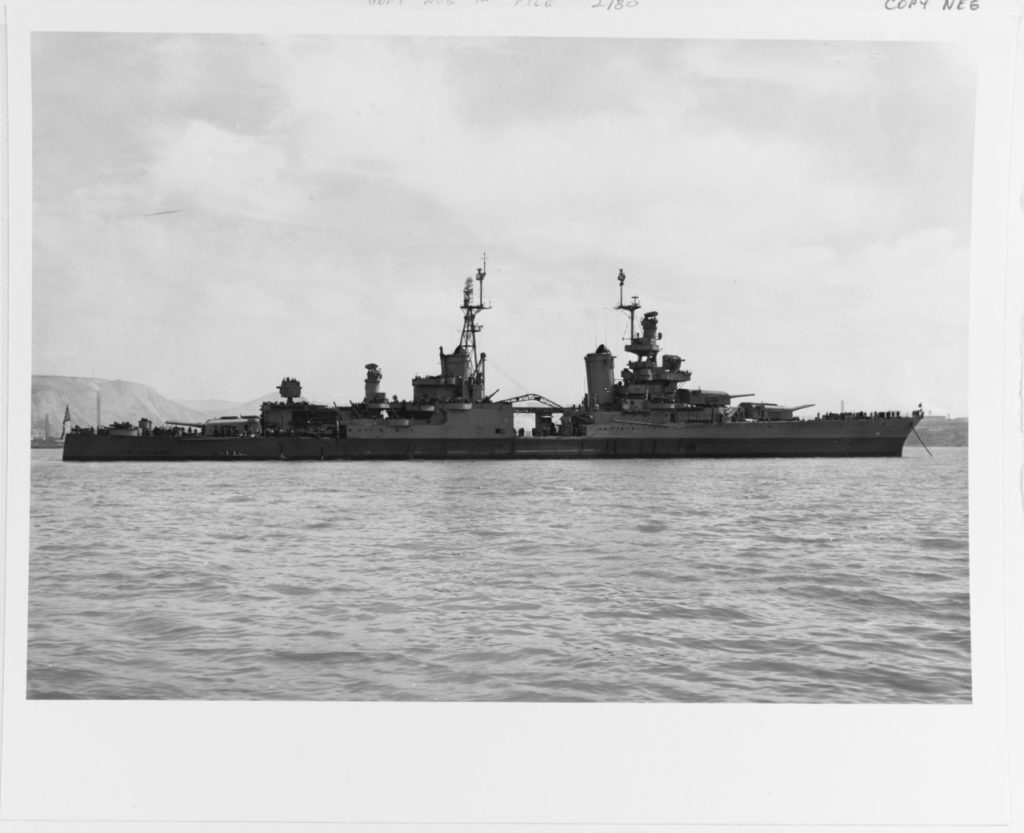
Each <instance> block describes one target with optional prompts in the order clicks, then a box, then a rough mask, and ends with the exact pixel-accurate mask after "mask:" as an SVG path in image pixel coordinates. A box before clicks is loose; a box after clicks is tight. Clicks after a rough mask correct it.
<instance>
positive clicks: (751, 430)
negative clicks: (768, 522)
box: [64, 417, 917, 461]
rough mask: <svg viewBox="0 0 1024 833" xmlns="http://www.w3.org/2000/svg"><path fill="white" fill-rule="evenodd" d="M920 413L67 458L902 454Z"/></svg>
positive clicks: (209, 440) (205, 446)
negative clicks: (614, 432) (629, 432)
mask: <svg viewBox="0 0 1024 833" xmlns="http://www.w3.org/2000/svg"><path fill="white" fill-rule="evenodd" d="M916 422H917V420H916V419H915V418H908V417H904V418H892V419H865V420H808V421H800V422H776V423H772V422H759V423H727V424H719V425H688V426H685V427H683V426H673V427H672V428H671V429H665V430H662V431H657V430H654V431H651V432H650V433H649V434H648V435H646V436H636V435H635V433H634V435H633V436H618V437H613V436H594V437H545V438H534V437H508V438H504V437H496V438H459V437H448V438H429V439H428V438H417V437H415V436H412V435H410V436H409V437H408V438H404V437H401V436H395V437H387V438H384V437H381V438H366V439H355V438H351V439H334V438H319V437H172V436H146V437H122V436H110V435H105V434H71V435H69V436H68V437H67V439H66V441H65V443H64V459H65V460H81V461H87V460H505V459H526V460H529V459H534V460H536V459H544V460H551V459H581V458H642V457H654V458H657V457H681V458H685V457H692V458H709V457H712V458H713V457H899V456H901V454H902V452H903V444H904V441H905V440H906V438H907V436H908V435H909V434H910V432H911V430H912V429H913V427H914V425H915V423H916Z"/></svg>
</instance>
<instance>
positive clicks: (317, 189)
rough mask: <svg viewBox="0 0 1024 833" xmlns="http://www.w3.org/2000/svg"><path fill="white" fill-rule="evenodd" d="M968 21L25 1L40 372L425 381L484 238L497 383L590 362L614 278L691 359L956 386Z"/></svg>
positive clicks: (961, 366)
mask: <svg viewBox="0 0 1024 833" xmlns="http://www.w3.org/2000/svg"><path fill="white" fill-rule="evenodd" d="M974 82H975V75H974V65H973V63H972V61H971V59H970V57H969V56H968V55H967V54H966V53H965V52H964V51H962V50H961V49H960V48H959V47H957V46H955V45H953V44H930V43H899V42H877V43H875V42H856V41H844V42H816V41H772V40H746V41H699V40H683V39H670V38H666V39H653V40H651V39H646V40H640V39H627V38H622V39H598V38H558V37H549V38H531V37H523V38H498V37H461V38H447V37H422V38H417V37H359V36H335V35H303V36H262V37H261V36H256V35H222V34H217V35H185V34H102V33H99V34H97V33H50V32H44V33H35V34H33V36H32V91H33V97H32V106H33V166H34V168H33V188H34V192H33V199H34V208H33V313H32V314H33V362H32V366H33V372H34V373H37V374H57V375H68V376H95V377H99V378H106V379H123V380H127V381H134V382H141V383H144V384H147V385H151V386H153V387H154V388H156V389H157V391H159V392H160V393H162V394H164V395H166V396H169V397H171V398H177V399H186V400H194V399H199V398H216V399H226V400H235V401H246V400H249V399H252V398H254V397H257V396H260V395H262V394H264V393H267V392H269V391H271V390H272V389H273V388H274V387H275V386H276V385H277V384H279V382H280V380H281V378H282V377H284V376H294V377H298V378H299V379H300V380H301V381H302V382H303V386H304V393H305V394H306V395H307V396H308V397H309V398H311V399H313V400H315V401H322V402H331V401H336V402H338V403H339V404H342V403H343V402H347V401H348V400H350V399H359V398H360V397H361V395H362V379H363V375H364V372H365V371H364V366H365V365H366V364H367V363H369V362H374V363H377V364H379V365H380V366H381V369H382V371H383V374H384V379H383V384H382V388H383V390H385V391H386V392H387V393H388V395H389V396H390V395H391V394H397V395H398V396H399V397H400V398H404V397H407V396H409V395H410V394H411V382H410V380H411V377H412V376H414V375H417V374H432V373H436V372H437V352H438V346H439V345H443V346H444V347H445V349H446V350H450V349H451V348H452V347H454V346H455V344H456V343H457V340H458V335H459V332H460V328H461V313H460V311H459V309H458V306H459V304H460V303H461V296H462V286H463V283H464V281H465V279H466V278H467V277H470V276H472V275H473V274H474V273H475V271H476V269H477V267H478V266H480V265H481V263H482V258H483V255H484V253H486V258H487V260H486V263H487V273H488V277H487V280H486V283H485V290H484V291H485V296H486V297H485V300H486V301H488V302H489V303H490V304H492V306H493V308H492V309H490V310H488V311H486V312H485V313H483V314H482V315H481V318H480V323H482V324H483V325H484V329H483V331H482V332H481V333H480V344H481V347H482V349H483V350H484V351H486V353H487V356H488V364H487V369H488V370H487V372H488V388H489V389H490V390H495V389H496V390H497V391H498V394H497V398H503V397H506V396H514V395H518V394H521V393H525V392H532V393H539V394H542V395H544V396H547V397H548V398H551V399H554V400H556V401H559V402H562V403H565V404H568V403H573V402H578V401H579V399H580V398H581V396H582V394H583V392H584V385H585V382H584V365H583V356H584V354H585V353H588V352H590V351H592V350H593V349H594V348H595V347H596V346H597V345H598V344H599V343H606V344H607V346H608V347H609V348H610V349H611V350H612V352H613V353H615V354H616V356H617V363H616V368H617V370H618V369H621V367H623V366H624V363H625V361H626V358H627V356H628V354H626V353H624V351H623V350H622V338H623V336H624V335H625V332H626V328H627V326H628V319H627V318H626V317H625V316H624V315H623V313H621V312H617V311H616V310H615V309H614V306H615V304H616V303H617V302H618V283H617V281H616V276H617V274H618V271H619V269H620V268H621V269H623V270H625V273H626V275H627V282H626V294H627V297H628V296H631V295H634V294H635V295H637V296H639V299H640V303H641V304H642V306H643V311H650V310H657V311H658V312H659V315H660V329H661V331H662V333H663V335H664V337H663V340H662V347H663V349H664V351H665V352H667V353H673V354H678V355H680V356H682V357H683V358H684V359H685V364H684V367H686V368H688V369H689V370H690V371H691V372H692V373H693V379H692V383H691V384H692V386H694V387H704V388H709V389H717V390H725V391H729V392H731V393H753V394H755V397H756V398H758V399H762V400H765V401H771V402H777V403H781V404H786V405H800V404H814V405H815V410H821V411H825V410H838V409H839V407H840V403H841V402H842V403H844V404H845V406H846V408H847V409H848V410H896V409H899V410H909V409H911V408H913V407H916V405H917V404H918V402H921V403H923V404H924V407H925V408H926V410H930V411H932V412H934V413H940V414H947V413H948V414H951V415H952V416H963V415H966V413H967V355H968V349H967V337H968V332H967V313H968V271H969V256H970V211H971V204H970V200H971V182H972V154H973V135H972V134H973V124H974Z"/></svg>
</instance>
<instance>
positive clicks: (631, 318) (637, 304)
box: [615, 269, 640, 341]
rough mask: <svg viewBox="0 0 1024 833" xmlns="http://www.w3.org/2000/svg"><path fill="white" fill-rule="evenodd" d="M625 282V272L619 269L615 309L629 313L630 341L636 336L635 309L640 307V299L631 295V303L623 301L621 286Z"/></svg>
mask: <svg viewBox="0 0 1024 833" xmlns="http://www.w3.org/2000/svg"><path fill="white" fill-rule="evenodd" d="M625 283H626V273H625V272H624V271H623V270H622V269H619V305H618V306H617V307H616V308H615V309H621V310H625V311H626V312H628V313H629V339H630V341H632V340H633V339H634V338H636V325H635V319H636V311H637V310H638V309H640V299H639V298H637V296H636V295H634V296H633V301H632V303H629V304H627V303H625V299H624V298H623V294H622V293H623V286H624V284H625Z"/></svg>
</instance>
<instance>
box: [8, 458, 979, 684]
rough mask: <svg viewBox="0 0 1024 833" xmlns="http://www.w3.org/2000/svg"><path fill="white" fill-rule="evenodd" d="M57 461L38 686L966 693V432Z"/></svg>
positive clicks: (42, 502)
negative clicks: (781, 446) (321, 457)
mask: <svg viewBox="0 0 1024 833" xmlns="http://www.w3.org/2000/svg"><path fill="white" fill-rule="evenodd" d="M904 453H905V456H904V457H903V458H898V459H809V460H782V459H778V460H774V459H770V460H590V461H585V460H579V461H509V462H501V461H497V462H495V461H445V462H367V463H363V462H359V463H352V462H326V463H324V462H263V463H258V462H231V463H217V462H194V463H177V464H166V463H165V464H160V463H63V462H62V461H61V460H60V451H59V450H58V451H53V450H45V449H38V450H34V451H33V452H32V484H31V487H32V492H31V536H30V581H29V644H28V696H29V697H31V698H92V699H125V698H130V699H204V700H213V699H234V700H252V699H284V700H339V701H346V700H446V701H464V700H493V701H512V700H519V701H604V702H654V701H661V702H680V701H689V702H748V703H764V702H771V703H854V702H858V703H904V702H906V703H910V702H913V703H964V702H970V699H971V664H970V659H971V657H970V615H969V596H968V510H967V450H966V449H962V448H939V449H933V453H934V454H935V456H934V457H929V456H928V455H927V454H926V452H925V451H924V450H923V449H921V448H908V449H906V450H905V452H904Z"/></svg>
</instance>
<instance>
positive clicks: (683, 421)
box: [63, 261, 923, 461]
mask: <svg viewBox="0 0 1024 833" xmlns="http://www.w3.org/2000/svg"><path fill="white" fill-rule="evenodd" d="M485 278H486V261H485V262H484V266H483V267H481V268H479V269H477V271H476V276H475V278H473V277H470V278H467V279H466V283H465V286H464V288H463V293H462V305H461V307H460V309H461V310H462V335H461V337H460V339H459V343H458V345H457V346H456V347H455V348H454V349H453V350H452V351H451V352H450V353H446V352H445V350H444V347H443V346H442V347H441V349H440V367H439V368H438V370H439V372H438V373H436V374H434V375H428V376H416V377H414V378H413V380H412V396H411V397H410V398H408V399H403V400H399V399H398V397H397V396H393V397H392V398H391V399H388V397H387V395H386V394H385V393H384V391H382V390H381V382H382V378H383V375H382V372H381V368H380V367H379V366H378V365H377V364H375V363H372V362H371V363H368V364H367V365H366V379H365V388H364V392H363V397H362V399H361V400H360V401H358V402H356V401H351V402H349V404H348V405H344V406H338V405H337V404H334V405H330V406H328V405H319V404H314V403H310V402H307V401H305V400H304V399H302V386H301V384H300V382H299V381H298V380H297V379H294V378H291V377H287V378H285V379H283V380H282V381H281V384H280V385H279V386H278V388H277V390H278V393H279V394H280V399H279V400H277V401H268V402H264V403H263V405H262V407H261V409H260V413H259V414H249V415H246V414H237V415H229V416H223V417H219V418H216V419H210V420H207V421H205V422H202V423H184V422H168V423H167V424H166V425H162V426H161V425H157V426H155V425H153V423H152V421H151V420H148V419H141V420H139V422H138V424H130V423H127V422H115V423H113V424H111V425H109V426H106V427H89V428H79V427H78V426H75V427H74V428H72V430H71V431H70V432H68V433H67V435H66V437H65V442H64V455H63V459H64V460H78V461H87V460H97V461H98V460H408V459H411V460H419V459H431V460H437V459H441V460H444V459H447V460H451V459H577V458H607V457H645V458H652V457H898V456H900V455H901V454H902V450H903V443H904V441H905V440H906V439H907V437H908V436H909V435H910V433H911V432H912V431H914V426H915V425H916V424H917V423H918V422H919V421H920V420H921V418H922V416H923V411H922V410H921V408H920V406H918V409H917V410H914V411H912V412H911V413H909V414H905V413H900V412H897V411H875V412H855V413H846V412H840V413H825V414H821V413H819V414H816V415H815V416H814V417H813V418H801V417H798V416H797V415H796V413H797V411H802V410H805V409H806V408H810V407H813V405H798V406H794V407H785V406H780V405H778V404H775V403H769V402H761V401H736V400H743V399H744V397H749V396H752V394H730V393H727V392H725V391H718V390H705V389H701V388H693V387H689V386H687V384H686V383H688V382H689V381H690V378H691V373H690V371H689V370H686V369H684V368H683V366H682V364H683V359H681V358H680V357H679V356H678V355H672V354H661V353H662V351H661V347H660V345H659V342H660V341H661V337H662V334H661V332H660V331H659V325H658V313H657V312H645V313H644V314H643V315H642V316H638V313H639V311H640V309H641V305H640V303H639V300H638V298H637V296H632V298H631V299H630V300H629V301H628V302H627V301H626V298H625V296H624V284H625V281H626V276H625V273H624V272H623V271H622V270H621V269H620V270H619V274H618V283H619V302H618V305H617V306H616V307H615V309H617V310H621V311H622V312H624V313H627V314H628V316H629V336H628V338H626V339H625V345H624V349H625V351H626V352H627V353H629V354H630V355H631V358H629V359H628V361H626V366H625V367H624V368H623V369H622V370H621V371H620V373H619V377H618V378H616V375H615V356H614V355H613V354H612V352H611V351H610V350H609V349H608V348H607V347H606V346H605V345H603V344H602V345H600V346H598V347H597V348H596V349H595V350H594V351H593V352H592V353H588V354H586V356H584V359H583V361H584V365H585V368H586V383H587V389H586V393H585V395H584V396H583V399H582V401H581V402H580V403H579V404H575V405H571V406H562V405H559V404H558V403H557V402H554V401H552V400H550V399H547V398H546V397H544V396H540V395H538V394H524V395H522V396H516V397H511V398H507V399H501V400H495V399H494V396H495V395H496V394H490V395H488V394H487V393H486V384H485V377H486V363H487V354H486V353H484V352H480V351H478V345H477V334H478V333H479V332H480V330H481V325H480V324H479V323H478V318H479V317H480V315H481V313H483V312H484V311H485V310H487V309H490V307H489V306H488V305H487V304H485V303H484V279H485ZM474 284H476V286H474ZM659 354H661V356H660V361H659ZM522 414H525V415H528V416H527V417H526V418H527V419H530V418H531V417H532V420H531V421H532V427H531V428H530V429H529V430H527V429H526V428H525V427H519V428H517V427H516V419H515V417H516V416H517V415H522ZM556 420H557V421H556Z"/></svg>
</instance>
